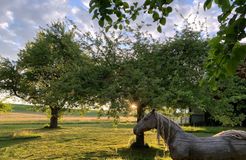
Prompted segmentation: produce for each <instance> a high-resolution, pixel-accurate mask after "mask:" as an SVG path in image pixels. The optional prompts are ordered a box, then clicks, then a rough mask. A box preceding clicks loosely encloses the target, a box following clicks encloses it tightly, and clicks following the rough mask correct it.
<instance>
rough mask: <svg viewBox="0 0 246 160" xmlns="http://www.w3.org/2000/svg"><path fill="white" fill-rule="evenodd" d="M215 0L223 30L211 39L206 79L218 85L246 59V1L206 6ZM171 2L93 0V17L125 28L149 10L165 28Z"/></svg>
mask: <svg viewBox="0 0 246 160" xmlns="http://www.w3.org/2000/svg"><path fill="white" fill-rule="evenodd" d="M213 2H214V3H215V4H216V5H217V6H218V7H219V8H220V9H221V11H222V13H221V14H220V15H218V21H219V22H220V31H219V32H218V33H217V36H216V37H214V38H213V39H212V40H211V41H210V47H211V49H210V53H209V57H208V58H207V62H206V69H207V73H206V76H205V77H204V81H208V82H210V84H211V86H212V87H213V88H214V89H216V88H215V87H216V80H217V79H218V78H222V79H223V78H225V76H227V75H232V74H233V73H235V71H236V69H237V67H238V65H239V64H240V63H242V62H243V61H244V60H245V57H246V46H245V44H240V43H239V41H240V40H242V39H243V38H245V26H246V20H245V13H246V10H245V3H246V2H245V1H244V0H232V1H229V0H206V1H205V2H204V10H206V9H210V8H211V6H212V3H213ZM171 3H173V0H166V1H163V0H145V1H144V2H143V3H142V4H141V3H138V2H134V3H132V2H128V1H123V0H107V1H104V0H91V1H90V9H89V12H90V13H92V12H93V19H95V18H97V19H98V23H99V25H100V26H101V27H104V26H106V27H105V29H106V31H108V30H109V28H111V27H112V26H113V27H114V28H115V29H117V28H119V29H122V28H123V25H125V24H129V23H130V22H131V20H133V21H134V20H135V19H136V18H137V17H138V16H139V15H140V14H141V15H143V14H144V13H147V14H150V15H152V19H153V21H154V22H155V23H157V31H158V32H162V27H161V26H162V25H165V24H166V17H167V16H168V15H169V14H170V13H171V12H172V7H171V6H170V4H171ZM115 17H116V18H115ZM105 22H107V24H106V25H105Z"/></svg>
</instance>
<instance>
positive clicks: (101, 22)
mask: <svg viewBox="0 0 246 160" xmlns="http://www.w3.org/2000/svg"><path fill="white" fill-rule="evenodd" d="M98 23H99V25H100V27H103V26H104V18H103V17H101V18H100V19H99V21H98Z"/></svg>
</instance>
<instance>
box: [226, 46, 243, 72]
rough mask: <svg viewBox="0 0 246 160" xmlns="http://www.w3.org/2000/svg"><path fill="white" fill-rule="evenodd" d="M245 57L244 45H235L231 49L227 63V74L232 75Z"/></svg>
mask: <svg viewBox="0 0 246 160" xmlns="http://www.w3.org/2000/svg"><path fill="white" fill-rule="evenodd" d="M245 57H246V45H241V44H240V43H237V44H236V45H235V46H234V47H233V49H232V56H231V58H230V59H229V60H228V62H227V66H226V69H227V71H228V73H229V74H234V73H235V71H236V69H237V66H238V65H239V64H240V63H241V61H242V60H244V59H245Z"/></svg>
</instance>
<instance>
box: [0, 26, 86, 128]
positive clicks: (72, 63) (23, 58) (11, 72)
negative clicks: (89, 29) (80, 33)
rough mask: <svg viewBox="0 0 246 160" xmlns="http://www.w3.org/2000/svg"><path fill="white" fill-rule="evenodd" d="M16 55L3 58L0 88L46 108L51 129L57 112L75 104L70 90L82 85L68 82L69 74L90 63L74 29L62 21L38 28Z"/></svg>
mask: <svg viewBox="0 0 246 160" xmlns="http://www.w3.org/2000/svg"><path fill="white" fill-rule="evenodd" d="M18 56H19V59H18V61H17V62H16V63H11V62H10V61H9V60H7V59H4V60H3V61H2V62H1V69H0V75H1V76H0V77H1V83H0V87H1V89H3V90H8V91H10V93H11V94H13V95H15V96H18V97H20V98H23V99H25V100H26V101H28V102H29V103H32V104H34V105H36V106H37V107H40V108H43V109H44V110H45V109H47V108H49V109H50V111H51V125H52V122H54V125H55V126H54V128H55V127H56V126H57V124H55V123H56V122H55V121H57V118H58V117H59V113H60V112H62V111H63V110H66V109H69V108H73V107H78V105H79V104H78V103H77V102H78V99H76V98H77V96H74V93H75V91H74V90H75V89H76V88H79V89H84V88H83V86H82V84H83V85H85V84H86V82H85V81H83V83H78V82H77V81H68V80H69V78H70V76H71V75H72V74H74V73H77V72H83V73H84V72H85V70H87V69H88V67H87V65H89V63H90V62H89V60H88V58H87V56H86V55H85V54H82V51H81V49H80V45H79V43H78V42H77V41H76V40H75V28H72V29H69V28H68V27H67V26H66V25H65V24H64V23H62V22H55V23H52V24H51V25H49V26H48V27H47V28H42V29H41V31H40V32H39V33H38V34H37V36H36V38H35V39H34V40H33V41H32V42H28V43H27V44H26V47H25V49H23V50H21V51H20V53H19V55H18ZM88 73H89V71H88V72H87V75H83V76H82V77H80V78H81V79H82V78H84V77H85V76H88ZM81 79H79V80H81ZM72 80H74V79H72ZM78 85H79V87H78ZM83 98H86V97H83Z"/></svg>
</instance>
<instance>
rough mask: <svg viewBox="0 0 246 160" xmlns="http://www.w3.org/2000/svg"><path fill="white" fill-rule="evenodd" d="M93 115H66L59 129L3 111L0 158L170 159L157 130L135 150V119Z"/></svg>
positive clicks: (207, 130)
mask: <svg viewBox="0 0 246 160" xmlns="http://www.w3.org/2000/svg"><path fill="white" fill-rule="evenodd" d="M13 115H14V116H13ZM37 116H38V117H39V118H40V119H41V120H39V118H37ZM90 116H91V117H90V118H88V116H86V115H85V118H81V117H78V116H71V115H70V116H65V117H64V118H63V120H62V121H61V123H60V125H61V128H60V129H53V130H50V129H45V128H44V126H45V125H46V124H47V123H48V120H47V117H46V116H45V115H42V114H39V113H32V112H30V113H29V112H20V111H18V112H15V113H10V114H7V115H0V153H1V154H0V159H1V160H11V159H35V160H36V159H40V160H41V159H59V160H62V159H93V160H97V159H109V160H110V159H111V160H113V159H129V160H134V159H136V160H138V159H141V160H144V159H146V160H147V159H149V160H151V159H164V160H168V159H171V158H169V157H166V158H163V156H164V152H163V150H164V147H163V145H158V144H157V140H156V133H155V131H149V132H146V142H147V143H148V144H149V146H150V148H149V149H141V150H132V149H130V148H129V145H130V144H131V143H132V142H133V141H134V137H135V136H134V135H133V133H132V127H133V126H134V124H135V123H134V122H132V121H131V120H128V119H124V120H123V122H122V123H120V124H119V125H118V126H115V125H114V124H113V122H112V120H107V119H106V118H104V119H102V120H98V119H97V118H96V117H95V116H94V115H93V114H90ZM30 117H34V118H33V119H32V118H30ZM25 118H26V119H25ZM42 118H43V119H42ZM225 129H228V128H222V127H184V130H185V131H189V132H193V133H194V134H196V135H197V136H210V135H212V134H215V133H217V132H219V131H222V130H225ZM240 129H242V128H240ZM243 129H245V128H243Z"/></svg>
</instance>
